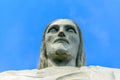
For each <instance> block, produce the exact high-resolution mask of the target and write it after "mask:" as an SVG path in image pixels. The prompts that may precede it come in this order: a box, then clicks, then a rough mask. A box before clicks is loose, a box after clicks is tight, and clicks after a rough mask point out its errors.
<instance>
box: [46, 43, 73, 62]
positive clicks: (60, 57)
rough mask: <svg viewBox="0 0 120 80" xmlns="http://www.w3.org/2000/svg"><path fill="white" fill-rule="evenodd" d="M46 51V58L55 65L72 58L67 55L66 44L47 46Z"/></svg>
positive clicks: (67, 48)
mask: <svg viewBox="0 0 120 80" xmlns="http://www.w3.org/2000/svg"><path fill="white" fill-rule="evenodd" d="M47 51H48V52H47V56H48V58H49V59H51V60H52V61H54V62H55V63H62V62H64V63H66V62H69V61H70V60H71V58H72V56H71V54H70V53H69V45H67V44H63V43H57V44H52V45H49V48H48V49H47Z"/></svg>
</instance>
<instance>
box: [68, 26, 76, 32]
mask: <svg viewBox="0 0 120 80" xmlns="http://www.w3.org/2000/svg"><path fill="white" fill-rule="evenodd" d="M66 31H68V32H71V33H76V31H75V29H74V28H73V27H72V26H71V25H66Z"/></svg>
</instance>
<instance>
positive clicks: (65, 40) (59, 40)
mask: <svg viewBox="0 0 120 80" xmlns="http://www.w3.org/2000/svg"><path fill="white" fill-rule="evenodd" d="M56 42H59V43H64V42H66V43H68V44H69V42H68V40H67V39H65V38H59V39H56V40H55V41H54V43H56Z"/></svg>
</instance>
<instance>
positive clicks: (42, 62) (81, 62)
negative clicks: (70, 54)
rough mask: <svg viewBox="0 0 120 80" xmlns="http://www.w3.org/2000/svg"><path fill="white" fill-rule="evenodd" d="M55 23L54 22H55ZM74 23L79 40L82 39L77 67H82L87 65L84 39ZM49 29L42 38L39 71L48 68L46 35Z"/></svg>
mask: <svg viewBox="0 0 120 80" xmlns="http://www.w3.org/2000/svg"><path fill="white" fill-rule="evenodd" d="M58 20H60V19H57V20H55V21H58ZM67 20H70V19H67ZM55 21H53V22H55ZM70 21H72V20H70ZM53 22H52V23H53ZM72 22H73V23H74V24H75V25H76V27H77V30H78V34H79V38H80V39H79V40H80V43H79V48H78V53H77V58H76V63H75V64H76V66H75V67H81V66H85V64H86V60H85V53H84V47H83V38H82V33H81V30H80V28H79V26H78V25H77V24H76V23H75V22H74V21H72ZM52 23H50V24H52ZM50 24H49V25H50ZM49 25H48V26H47V28H48V27H49ZM47 28H46V29H45V32H44V35H43V38H42V47H41V52H40V62H39V64H38V69H43V68H46V67H48V60H47V59H48V57H47V54H46V45H45V33H46V30H47Z"/></svg>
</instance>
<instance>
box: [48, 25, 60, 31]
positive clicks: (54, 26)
mask: <svg viewBox="0 0 120 80" xmlns="http://www.w3.org/2000/svg"><path fill="white" fill-rule="evenodd" d="M58 27H59V25H51V27H50V28H49V29H48V31H47V33H49V32H50V31H51V30H52V29H56V30H57V29H58Z"/></svg>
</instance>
